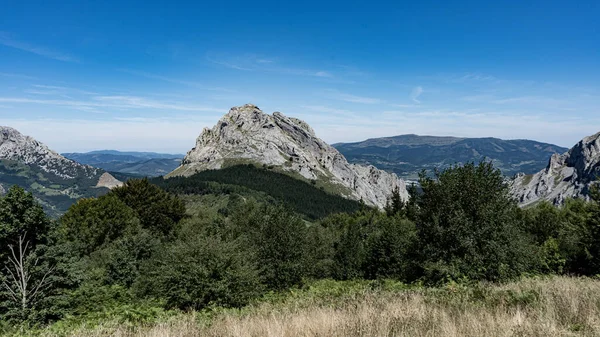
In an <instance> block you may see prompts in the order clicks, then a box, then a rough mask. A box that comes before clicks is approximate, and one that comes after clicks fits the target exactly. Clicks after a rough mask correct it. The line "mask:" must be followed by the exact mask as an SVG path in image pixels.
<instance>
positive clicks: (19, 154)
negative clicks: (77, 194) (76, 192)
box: [0, 126, 103, 180]
mask: <svg viewBox="0 0 600 337" xmlns="http://www.w3.org/2000/svg"><path fill="white" fill-rule="evenodd" d="M0 160H11V161H15V162H19V163H23V164H26V165H35V166H36V167H39V168H40V169H41V170H43V171H45V172H47V173H50V174H53V175H55V176H57V177H59V178H61V179H67V180H68V179H76V178H81V177H82V176H83V177H85V178H88V179H91V178H95V177H99V176H100V175H101V174H102V173H103V171H102V170H99V169H97V168H94V167H91V166H88V165H82V164H79V163H77V162H74V161H72V160H69V159H67V158H65V157H63V156H61V155H60V154H58V153H57V152H54V151H52V150H51V149H49V148H48V147H47V146H46V145H44V144H43V143H41V142H39V141H37V140H35V139H34V138H32V137H29V136H25V135H23V134H21V133H20V132H19V131H17V130H15V129H13V128H11V127H8V126H0Z"/></svg>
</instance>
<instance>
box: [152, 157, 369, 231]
mask: <svg viewBox="0 0 600 337" xmlns="http://www.w3.org/2000/svg"><path fill="white" fill-rule="evenodd" d="M152 182H153V183H155V184H157V185H159V186H161V187H162V188H164V189H165V190H167V191H170V192H173V193H185V194H204V193H212V190H211V184H209V182H217V183H221V184H227V185H235V186H243V187H247V188H249V189H251V190H254V191H260V192H264V193H266V194H267V195H269V196H271V197H273V198H274V199H276V200H278V201H280V202H283V203H284V204H286V205H288V206H289V207H291V208H292V209H293V210H294V211H295V212H298V213H300V214H304V215H306V216H307V217H308V218H309V219H312V220H315V219H319V218H322V217H324V216H327V215H329V214H332V213H340V212H354V211H357V210H359V209H360V208H361V207H362V205H361V204H360V203H358V202H356V201H352V200H348V199H345V198H342V197H341V196H338V195H332V194H329V193H327V192H325V191H322V190H320V189H319V188H316V187H315V186H314V185H312V184H310V183H307V182H304V181H301V180H298V179H294V178H292V177H290V176H289V175H287V174H283V173H279V172H274V171H272V170H269V169H268V168H266V167H265V168H257V167H255V166H253V165H236V166H231V167H228V168H225V169H222V170H208V171H202V172H198V173H196V174H195V175H193V176H191V177H188V178H184V177H173V178H169V179H166V180H163V179H154V180H152Z"/></svg>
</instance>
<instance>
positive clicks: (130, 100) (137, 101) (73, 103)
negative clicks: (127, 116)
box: [0, 96, 227, 112]
mask: <svg viewBox="0 0 600 337" xmlns="http://www.w3.org/2000/svg"><path fill="white" fill-rule="evenodd" d="M0 102H5V103H21V104H40V105H55V106H63V107H73V108H78V109H80V110H81V109H89V108H114V109H142V108H145V109H158V110H175V111H197V112H223V111H227V110H226V109H217V108H213V107H206V106H201V105H193V104H184V103H178V102H164V101H157V100H152V99H147V98H144V97H138V96H95V97H92V98H91V99H90V100H70V99H31V98H21V97H0Z"/></svg>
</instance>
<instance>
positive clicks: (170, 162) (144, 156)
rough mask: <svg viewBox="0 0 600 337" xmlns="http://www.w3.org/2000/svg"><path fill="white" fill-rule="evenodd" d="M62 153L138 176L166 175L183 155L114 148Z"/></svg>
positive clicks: (86, 162)
mask: <svg viewBox="0 0 600 337" xmlns="http://www.w3.org/2000/svg"><path fill="white" fill-rule="evenodd" d="M62 155H63V156H65V157H67V158H69V159H71V160H74V161H77V162H80V163H82V164H87V165H92V166H95V167H99V168H102V169H104V170H106V171H109V172H118V173H122V174H126V175H130V176H139V177H142V176H144V177H156V176H162V175H166V174H167V173H169V172H171V171H173V170H174V169H175V168H177V167H178V166H179V164H181V160H182V159H183V157H184V155H183V154H165V153H156V152H121V151H116V150H101V151H92V152H85V153H63V154H62Z"/></svg>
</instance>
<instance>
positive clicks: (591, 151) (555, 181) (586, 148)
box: [511, 132, 600, 205]
mask: <svg viewBox="0 0 600 337" xmlns="http://www.w3.org/2000/svg"><path fill="white" fill-rule="evenodd" d="M598 177H600V132H598V133H596V134H595V135H592V136H588V137H585V138H583V139H582V140H581V141H579V142H578V143H577V144H576V145H575V146H573V147H572V148H571V149H570V150H569V151H567V152H566V153H564V154H553V155H552V157H550V160H549V161H548V166H547V167H546V168H545V169H544V170H542V171H540V172H538V173H536V174H534V175H518V176H516V177H515V179H514V180H513V182H512V187H511V189H512V192H513V194H514V195H515V196H516V197H517V199H518V201H519V202H520V203H521V204H522V205H530V204H533V203H535V202H537V201H539V200H548V201H550V202H552V203H554V204H562V203H563V202H564V200H565V199H566V198H569V197H573V198H575V197H584V198H587V195H588V193H589V187H590V184H591V183H592V182H593V181H595V180H596V179H597V178H598Z"/></svg>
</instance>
